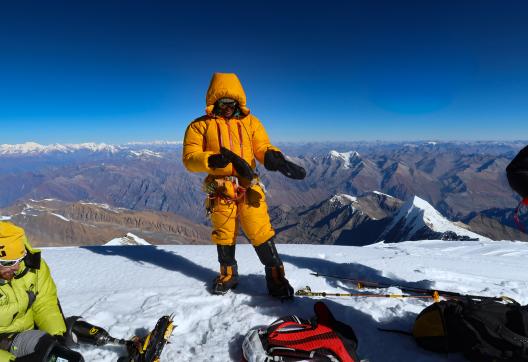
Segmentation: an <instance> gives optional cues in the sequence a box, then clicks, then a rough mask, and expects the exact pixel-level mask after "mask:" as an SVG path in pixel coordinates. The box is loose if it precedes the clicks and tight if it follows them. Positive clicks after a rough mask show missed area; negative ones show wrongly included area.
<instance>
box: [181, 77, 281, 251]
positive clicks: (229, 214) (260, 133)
mask: <svg viewBox="0 0 528 362" xmlns="http://www.w3.org/2000/svg"><path fill="white" fill-rule="evenodd" d="M221 98H232V99H234V100H236V101H237V103H238V105H239V109H240V115H239V116H237V117H234V118H230V119H224V118H222V117H221V116H218V115H215V114H213V108H214V105H215V102H216V101H217V100H218V99H221ZM206 105H207V107H206V115H205V116H202V117H200V118H198V119H196V120H194V121H193V122H191V124H190V125H189V126H188V127H187V130H186V132H185V138H184V140H183V164H184V165H185V167H186V168H187V169H188V170H189V171H191V172H206V173H208V174H209V176H208V177H207V179H206V180H211V179H222V178H224V177H226V176H238V175H237V173H236V171H235V169H234V168H233V167H232V165H231V164H228V165H227V166H226V167H224V168H216V169H212V168H209V167H208V158H209V156H211V155H213V154H217V153H220V147H221V146H223V147H225V148H228V149H230V150H231V151H232V152H234V153H236V154H237V155H238V156H240V157H242V158H243V159H244V160H246V161H247V163H248V164H249V165H250V166H251V167H252V168H253V169H255V167H256V160H258V161H259V162H260V163H264V153H265V152H266V151H267V150H269V149H272V150H277V151H279V149H278V148H276V147H274V146H272V145H271V143H270V141H269V138H268V135H267V134H266V130H265V129H264V127H263V126H262V124H261V123H260V121H259V120H258V119H257V117H255V116H253V115H251V114H250V111H249V109H248V108H247V106H246V94H245V92H244V89H243V88H242V84H241V83H240V81H239V80H238V77H237V76H236V75H235V74H230V73H215V74H214V75H213V78H212V80H211V84H210V85H209V89H208V91H207V96H206ZM210 211H211V222H212V224H213V232H212V235H211V238H212V241H213V242H214V243H215V244H219V245H233V244H235V242H236V236H237V234H238V228H239V225H240V226H241V227H242V230H243V231H244V233H245V234H246V236H247V237H248V238H249V240H250V241H251V243H252V244H253V245H254V246H259V245H260V244H262V243H264V242H266V241H267V240H268V239H270V238H271V237H272V236H273V235H275V231H274V230H273V228H272V227H271V223H270V220H269V215H268V207H267V205H266V198H265V194H264V191H263V190H262V188H261V187H260V186H259V185H258V184H256V185H253V186H251V188H250V189H248V191H247V192H246V194H245V195H244V197H241V198H239V199H237V200H236V201H232V200H225V199H219V198H217V199H214V203H213V207H212V208H211V210H210Z"/></svg>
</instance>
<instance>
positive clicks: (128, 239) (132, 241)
mask: <svg viewBox="0 0 528 362" xmlns="http://www.w3.org/2000/svg"><path fill="white" fill-rule="evenodd" d="M104 245H106V246H111V245H114V246H115V245H151V244H150V243H149V242H148V241H146V240H145V239H142V238H140V237H139V236H137V235H134V234H132V233H127V234H126V236H123V237H122V238H115V239H112V240H110V241H109V242H107V243H106V244H104Z"/></svg>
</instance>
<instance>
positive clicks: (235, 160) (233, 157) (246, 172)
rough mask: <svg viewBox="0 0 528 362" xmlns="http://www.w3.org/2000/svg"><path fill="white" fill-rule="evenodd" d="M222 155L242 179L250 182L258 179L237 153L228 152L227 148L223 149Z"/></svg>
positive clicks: (221, 149)
mask: <svg viewBox="0 0 528 362" xmlns="http://www.w3.org/2000/svg"><path fill="white" fill-rule="evenodd" d="M220 154H221V155H222V156H223V157H224V158H225V159H227V160H229V162H231V163H232V164H233V167H234V168H235V170H236V172H237V173H238V175H239V176H240V177H243V178H245V179H248V180H249V181H251V180H253V178H254V177H256V174H255V171H253V169H252V168H251V166H250V165H249V164H248V163H247V162H246V160H244V159H243V158H242V157H240V156H239V155H237V154H236V153H234V152H232V151H230V150H228V149H227V148H225V147H221V148H220Z"/></svg>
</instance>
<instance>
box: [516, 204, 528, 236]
mask: <svg viewBox="0 0 528 362" xmlns="http://www.w3.org/2000/svg"><path fill="white" fill-rule="evenodd" d="M527 214H528V198H525V199H523V200H521V202H519V205H517V208H516V209H515V213H514V214H513V219H514V220H515V223H516V224H517V227H518V228H519V230H521V231H522V232H526V228H525V225H524V222H523V220H522V219H525V218H526V215H527Z"/></svg>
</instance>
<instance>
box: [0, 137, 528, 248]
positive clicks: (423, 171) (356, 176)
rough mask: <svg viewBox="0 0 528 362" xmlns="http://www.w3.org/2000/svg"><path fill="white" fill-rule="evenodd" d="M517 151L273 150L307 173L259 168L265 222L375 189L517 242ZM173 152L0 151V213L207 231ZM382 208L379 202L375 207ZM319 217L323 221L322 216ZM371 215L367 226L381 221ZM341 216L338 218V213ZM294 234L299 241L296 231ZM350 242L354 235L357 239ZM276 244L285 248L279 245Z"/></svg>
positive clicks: (412, 147)
mask: <svg viewBox="0 0 528 362" xmlns="http://www.w3.org/2000/svg"><path fill="white" fill-rule="evenodd" d="M524 144H525V142H509V143H508V142H413V143H382V142H370V143H369V142H356V143H339V144H336V143H318V144H283V145H279V146H280V147H281V149H282V150H283V151H284V152H285V153H286V154H287V155H288V156H289V157H290V159H292V160H293V161H294V162H297V163H299V164H301V165H303V166H304V167H305V168H306V169H307V171H308V175H307V177H306V179H305V180H303V181H301V182H298V181H292V180H290V179H287V178H284V177H283V176H282V175H281V174H279V173H273V172H268V171H267V170H265V169H264V168H263V167H261V166H259V168H258V171H259V173H260V176H261V179H262V181H263V182H264V184H265V185H266V188H267V199H268V202H269V204H270V207H271V209H272V218H273V222H274V225H275V226H277V228H278V230H281V232H280V233H279V235H280V236H281V238H282V235H288V233H286V231H287V230H290V229H292V227H291V226H288V225H291V224H288V225H283V224H282V223H281V222H280V219H277V215H283V216H282V217H285V218H286V214H288V210H290V211H291V212H293V214H288V215H287V218H295V217H296V216H295V215H296V214H295V213H297V214H298V218H299V221H298V222H297V225H299V224H302V223H301V221H300V219H302V216H303V215H304V214H302V212H308V210H315V209H317V207H318V205H319V206H324V205H325V202H327V201H329V200H331V199H332V198H333V197H335V196H336V195H350V196H351V197H359V198H363V196H364V195H367V194H368V193H371V192H372V191H374V190H377V191H379V192H380V193H384V194H387V195H390V196H393V197H394V198H395V199H399V200H400V202H402V203H406V202H407V203H408V202H409V201H411V200H414V199H415V197H418V198H419V199H422V200H424V201H426V202H427V203H429V204H430V205H431V206H432V207H433V208H435V209H437V210H438V212H440V213H441V214H443V215H444V216H445V217H446V218H447V219H449V220H451V221H462V222H464V223H466V224H468V225H470V227H471V229H472V230H473V231H475V232H477V233H480V234H481V235H485V236H487V237H490V238H492V239H511V238H516V239H519V240H525V239H526V238H525V234H521V233H518V232H517V231H516V230H514V227H515V225H514V222H513V218H512V217H511V215H512V213H513V208H514V206H515V205H516V203H517V202H518V198H517V196H516V195H515V194H514V193H513V192H512V191H511V190H510V188H509V186H508V184H507V180H506V177H505V174H504V169H505V167H506V165H507V164H508V163H509V161H510V160H511V158H513V156H514V155H515V153H516V152H517V151H518V150H519V149H520V148H521V147H522V146H523V145H524ZM181 148H182V146H181V143H180V142H156V143H130V144H126V145H118V146H116V145H105V144H92V143H89V144H81V145H50V146H42V145H38V144H34V143H27V144H24V145H0V185H2V187H0V207H4V208H5V207H9V206H13V205H14V204H16V203H20V202H27V201H28V200H30V199H33V200H43V199H49V198H53V199H55V200H61V201H65V202H67V203H78V202H85V203H86V202H90V203H96V204H107V205H111V206H112V207H116V208H123V209H127V210H133V211H134V212H140V211H145V212H151V213H158V212H161V213H164V212H168V213H171V214H176V215H179V216H180V217H183V218H184V219H186V220H187V221H188V222H189V223H191V224H195V225H196V224H198V225H202V226H204V227H205V228H207V227H206V226H205V225H207V217H206V215H205V212H204V209H203V198H204V195H203V193H202V191H201V182H202V181H201V180H202V179H203V176H204V175H200V174H191V173H189V172H187V171H186V170H185V169H184V168H183V165H182V163H181ZM370 197H372V196H370ZM362 202H364V203H365V202H366V201H362ZM395 202H396V201H395ZM383 207H384V206H382V205H381V204H379V205H378V207H377V208H378V209H382V208H383ZM292 210H293V211H292ZM395 210H399V208H396V209H395ZM376 212H379V210H378V211H376ZM281 213H282V214H281ZM321 213H322V214H325V212H324V211H322V210H321ZM380 216H382V215H378V217H375V218H378V219H382V218H381V217H380ZM391 216H394V215H391ZM341 217H343V218H344V219H343V220H345V219H346V217H345V215H341ZM350 217H351V219H348V220H347V221H346V222H341V224H342V225H346V224H347V223H348V224H350V223H352V224H354V223H359V224H361V225H362V228H368V227H370V226H369V225H370V224H368V223H366V224H364V223H361V222H359V221H360V220H356V219H354V218H360V216H358V215H356V216H353V215H352V214H351V216H350ZM363 217H364V216H363ZM290 221H291V220H290ZM374 221H375V220H374ZM336 222H337V221H336ZM343 227H345V226H343ZM376 228H377V226H376ZM293 229H296V230H297V229H298V227H295V228H293ZM344 230H345V229H343V230H342V231H344ZM312 231H313V238H308V240H310V241H309V242H317V239H316V238H317V237H320V236H321V235H320V233H319V231H320V230H317V232H316V230H315V229H314V230H312ZM291 232H292V231H289V233H291ZM336 233H339V232H338V231H335V232H334V234H336ZM340 234H342V233H340ZM300 235H303V236H302V238H306V235H305V234H304V231H303V232H301V233H300ZM357 235H360V236H361V237H364V236H363V234H362V233H359V234H357ZM345 236H346V237H348V238H354V237H353V235H349V234H347V233H344V234H343V236H342V237H341V239H340V238H339V237H329V238H328V239H326V238H323V239H319V242H320V243H327V242H332V243H333V242H336V240H338V239H339V240H344V239H343V237H345ZM302 238H297V236H295V237H293V238H292V239H291V240H289V241H290V242H300V241H301V239H302ZM197 239H198V238H197ZM205 239H207V237H205ZM282 239H284V241H288V240H287V238H285V237H284V238H282ZM368 240H371V239H370V238H368Z"/></svg>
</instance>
